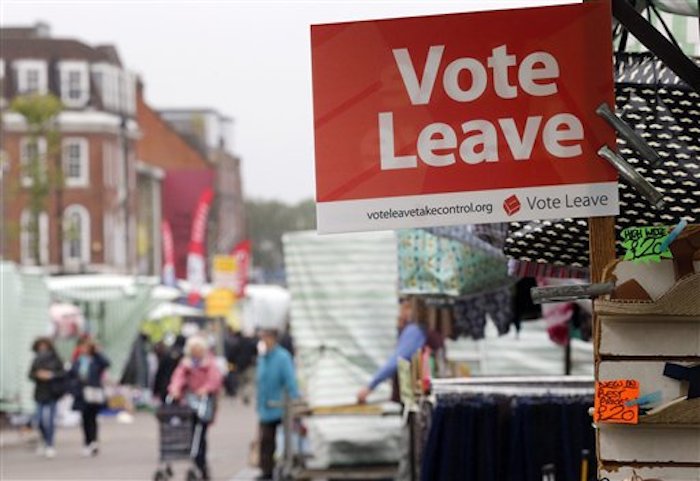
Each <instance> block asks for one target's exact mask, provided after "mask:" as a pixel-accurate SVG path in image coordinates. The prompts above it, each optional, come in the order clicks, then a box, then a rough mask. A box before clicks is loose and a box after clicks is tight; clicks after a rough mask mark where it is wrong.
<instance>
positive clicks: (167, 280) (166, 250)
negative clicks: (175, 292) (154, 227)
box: [160, 220, 176, 286]
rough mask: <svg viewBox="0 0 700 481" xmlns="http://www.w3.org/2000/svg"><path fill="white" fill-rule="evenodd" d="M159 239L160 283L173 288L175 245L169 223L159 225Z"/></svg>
mask: <svg viewBox="0 0 700 481" xmlns="http://www.w3.org/2000/svg"><path fill="white" fill-rule="evenodd" d="M160 231H161V237H162V239H163V273H162V282H163V284H165V285H166V286H174V285H175V284H176V278H175V243H174V241H173V231H172V229H171V228H170V222H168V221H167V220H164V221H163V222H162V223H161V225H160Z"/></svg>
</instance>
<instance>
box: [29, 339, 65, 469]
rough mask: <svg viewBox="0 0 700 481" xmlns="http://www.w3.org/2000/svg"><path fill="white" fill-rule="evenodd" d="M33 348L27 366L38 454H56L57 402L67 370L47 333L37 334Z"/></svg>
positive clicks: (50, 456)
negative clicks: (32, 391) (38, 435)
mask: <svg viewBox="0 0 700 481" xmlns="http://www.w3.org/2000/svg"><path fill="white" fill-rule="evenodd" d="M32 351H34V354H35V356H34V360H33V361H32V365H31V368H30V370H29V378H30V379H31V380H32V381H34V382H35V383H36V385H35V388H34V400H35V401H36V423H37V426H38V428H39V432H40V433H41V439H42V442H41V443H40V445H39V448H38V449H37V454H39V455H43V456H46V457H47V458H49V459H51V458H55V457H56V448H55V447H54V433H55V420H56V403H57V401H58V400H59V399H60V398H61V397H62V396H63V395H64V394H65V392H66V389H65V386H66V372H65V371H64V369H63V361H61V358H60V357H59V355H58V354H57V353H56V349H55V348H54V345H53V342H51V339H49V338H48V337H40V338H38V339H37V340H36V341H34V344H33V345H32Z"/></svg>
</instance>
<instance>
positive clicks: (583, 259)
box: [505, 53, 700, 266]
mask: <svg viewBox="0 0 700 481" xmlns="http://www.w3.org/2000/svg"><path fill="white" fill-rule="evenodd" d="M615 70H616V83H615V101H616V107H617V113H618V114H619V115H621V116H622V118H623V119H624V120H625V121H626V122H627V123H628V124H629V125H631V126H632V127H633V128H634V129H635V131H636V132H637V133H638V134H640V135H641V136H642V137H643V138H644V139H645V140H646V141H647V143H649V145H650V146H651V147H653V148H654V149H655V150H656V151H657V152H658V153H659V155H660V156H661V158H662V159H663V165H660V166H656V167H654V166H651V165H650V164H649V163H648V162H647V161H646V160H644V159H641V158H640V156H639V154H638V153H637V152H636V151H634V150H633V149H632V148H631V147H629V146H628V145H627V144H626V142H625V141H624V140H622V139H618V151H619V153H620V154H621V155H622V157H624V158H625V159H626V160H627V161H628V162H629V163H630V164H632V165H633V166H634V167H635V168H636V169H637V171H639V172H640V173H641V174H642V175H643V176H644V177H646V179H647V180H649V182H651V184H652V185H653V186H654V187H656V189H658V190H659V191H660V192H661V193H663V194H664V200H665V202H666V205H665V207H664V208H663V209H661V210H657V209H654V208H653V207H652V206H651V205H650V204H649V203H648V202H647V201H646V200H644V198H642V197H641V196H640V195H639V194H638V193H637V192H636V191H635V190H634V189H633V188H632V187H631V186H630V185H628V184H627V183H626V182H625V181H624V180H622V179H621V180H620V184H619V185H620V215H619V216H618V217H617V218H616V229H617V234H618V239H619V233H620V231H621V230H622V229H624V228H626V227H632V226H643V225H659V224H661V225H675V224H676V223H678V222H679V221H680V220H681V218H685V219H686V220H687V221H688V222H689V223H696V222H698V220H700V94H698V93H697V92H695V91H693V90H691V88H690V87H688V86H687V85H686V84H685V83H684V82H682V81H681V80H680V79H679V78H678V77H677V76H676V75H675V74H674V73H673V72H672V71H671V70H670V69H668V68H666V67H665V66H664V65H663V64H662V63H661V62H660V61H659V60H658V59H656V58H655V57H652V56H650V55H649V54H634V53H621V54H618V55H617V56H616V61H615ZM617 247H618V254H619V255H623V252H622V250H621V247H620V244H619V242H618V246H617ZM505 253H506V255H508V256H509V257H512V258H514V259H518V260H523V261H530V262H545V263H550V264H555V265H573V266H587V265H588V225H587V221H586V219H562V220H554V221H533V222H512V223H511V224H510V225H509V229H508V237H507V239H506V245H505Z"/></svg>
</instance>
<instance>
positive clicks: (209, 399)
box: [185, 393, 215, 423]
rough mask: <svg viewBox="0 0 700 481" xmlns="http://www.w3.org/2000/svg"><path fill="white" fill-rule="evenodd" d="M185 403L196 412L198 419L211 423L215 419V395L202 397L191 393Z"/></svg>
mask: <svg viewBox="0 0 700 481" xmlns="http://www.w3.org/2000/svg"><path fill="white" fill-rule="evenodd" d="M185 403H186V404H187V406H188V407H189V408H190V409H192V410H193V411H194V412H195V414H196V415H197V419H199V420H200V421H201V422H203V423H210V422H211V421H212V419H214V412H215V401H214V396H205V397H202V396H197V395H196V394H191V393H190V394H188V395H187V396H186V397H185Z"/></svg>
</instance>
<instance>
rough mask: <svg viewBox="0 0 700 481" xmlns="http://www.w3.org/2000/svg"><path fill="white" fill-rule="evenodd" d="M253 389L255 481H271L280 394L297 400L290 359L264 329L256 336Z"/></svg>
mask: <svg viewBox="0 0 700 481" xmlns="http://www.w3.org/2000/svg"><path fill="white" fill-rule="evenodd" d="M259 349H260V352H258V369H257V387H258V405H257V408H258V417H259V418H260V469H261V471H262V473H261V475H260V476H259V477H258V478H257V479H259V480H271V479H272V474H273V470H274V467H275V464H274V455H275V440H276V436H277V426H279V425H280V423H281V422H282V416H283V410H282V402H283V401H284V393H285V392H286V393H287V395H288V396H289V397H290V398H291V399H296V398H298V397H299V393H298V390H297V381H296V374H295V372H294V362H293V361H292V356H291V354H289V351H287V350H286V349H285V348H283V347H282V346H280V345H279V341H278V332H277V331H276V330H274V329H266V330H263V331H261V333H260V344H259Z"/></svg>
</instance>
